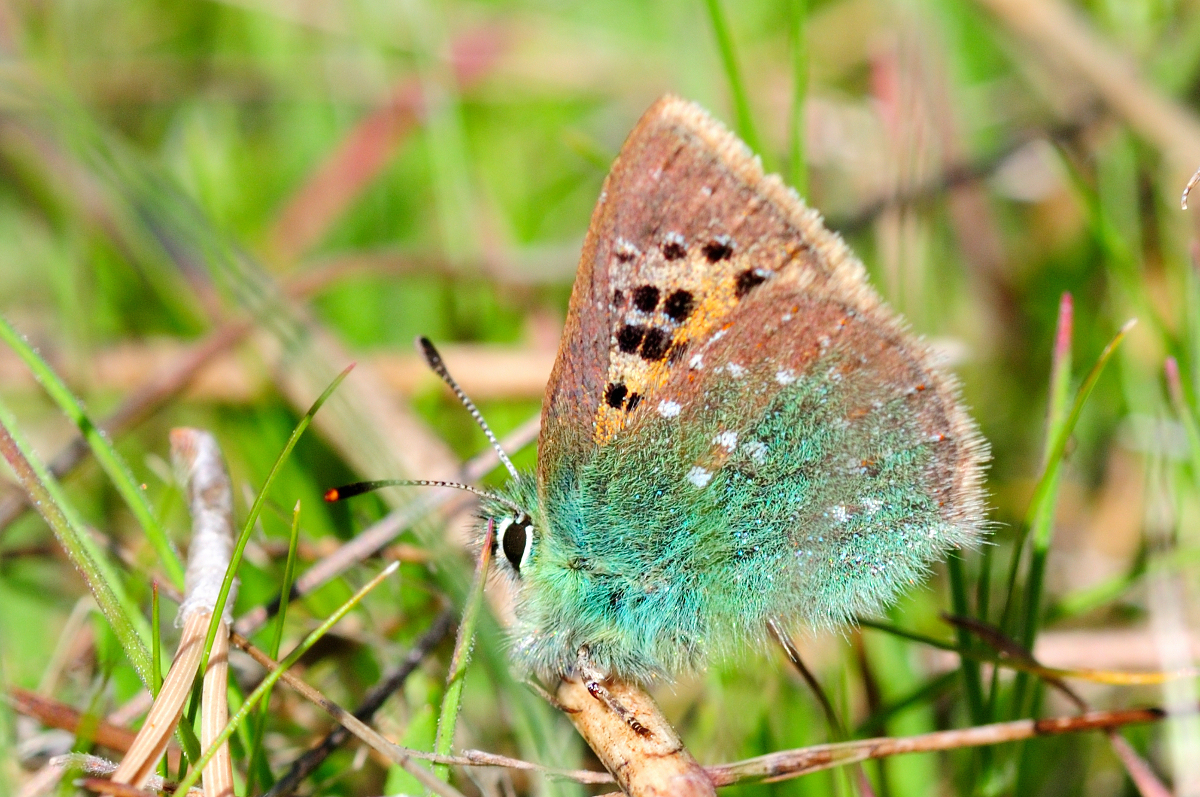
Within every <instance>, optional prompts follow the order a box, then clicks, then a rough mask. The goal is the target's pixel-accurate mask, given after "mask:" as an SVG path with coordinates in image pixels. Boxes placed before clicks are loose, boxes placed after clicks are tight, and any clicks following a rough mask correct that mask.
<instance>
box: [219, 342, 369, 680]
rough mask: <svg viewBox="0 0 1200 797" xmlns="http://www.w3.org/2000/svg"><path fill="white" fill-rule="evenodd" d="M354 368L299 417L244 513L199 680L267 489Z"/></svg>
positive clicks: (269, 488) (340, 377)
mask: <svg viewBox="0 0 1200 797" xmlns="http://www.w3.org/2000/svg"><path fill="white" fill-rule="evenodd" d="M353 368H354V363H351V364H350V365H348V366H346V368H345V370H343V371H342V372H341V373H340V374H338V375H337V377H335V378H334V380H333V381H332V382H330V383H329V387H327V388H325V392H324V393H322V394H321V395H320V396H318V397H317V400H316V401H314V402H313V404H312V406H311V407H309V408H308V412H306V413H304V417H303V418H301V419H300V423H298V424H296V428H295V429H293V430H292V436H291V437H289V438H288V441H287V443H286V444H285V445H284V446H283V450H282V451H280V452H279V456H278V457H277V458H276V460H275V464H274V465H273V466H272V467H271V472H270V473H268V474H267V479H266V481H264V482H263V486H262V489H261V490H259V491H258V496H257V497H255V499H254V504H253V505H251V507H250V514H248V515H247V516H246V524H245V526H244V527H243V528H242V533H241V535H240V536H239V537H238V541H237V545H236V546H235V547H234V549H233V555H232V556H231V557H230V558H229V567H228V568H227V569H226V570H225V579H224V580H223V581H222V582H221V591H220V592H219V593H218V594H217V603H216V605H215V606H213V613H212V619H211V620H210V621H209V624H208V633H207V634H206V635H205V637H204V655H203V657H201V659H200V667H199V669H198V670H197V671H196V672H197V676H196V677H197V678H198V679H199V678H200V677H201V676H200V673H204V672H206V671H207V669H208V655H209V651H211V650H212V646H213V640H215V639H216V638H217V627H218V626H219V625H220V624H221V619H222V618H223V617H224V616H225V602H226V601H227V600H228V599H229V590H230V589H232V588H233V579H234V576H235V575H237V571H238V567H239V566H240V565H241V563H242V554H243V553H244V552H245V550H246V543H248V542H249V541H250V533H251V532H252V531H254V524H255V523H257V522H258V516H259V514H260V513H261V512H262V508H263V503H264V502H265V501H266V498H267V493H268V492H270V490H271V485H272V484H273V483H274V482H275V477H276V476H277V475H279V470H280V468H282V467H283V463H284V462H285V461H286V460H287V458H288V455H289V454H291V453H292V449H293V448H295V447H296V442H297V441H298V440H299V439H300V435H302V434H304V430H305V429H307V428H308V425H309V424H310V423H312V419H313V416H314V415H316V414H317V410H319V409H321V405H323V404H324V403H325V402H326V400H328V398H329V397H330V396H331V395H333V391H335V390H337V387H338V385H340V384H341V383H342V380H344V379H345V378H346V377H347V376H349V375H350V371H351V370H352V369H353Z"/></svg>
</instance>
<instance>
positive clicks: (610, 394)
mask: <svg viewBox="0 0 1200 797" xmlns="http://www.w3.org/2000/svg"><path fill="white" fill-rule="evenodd" d="M628 392H629V388H627V387H625V385H623V384H621V383H620V382H616V383H614V384H611V385H609V386H608V387H607V388H605V390H604V403H605V404H607V405H608V406H610V407H612V408H613V409H614V410H619V409H621V405H622V404H624V403H625V394H626V393H628ZM634 395H637V394H636V393H635V394H634Z"/></svg>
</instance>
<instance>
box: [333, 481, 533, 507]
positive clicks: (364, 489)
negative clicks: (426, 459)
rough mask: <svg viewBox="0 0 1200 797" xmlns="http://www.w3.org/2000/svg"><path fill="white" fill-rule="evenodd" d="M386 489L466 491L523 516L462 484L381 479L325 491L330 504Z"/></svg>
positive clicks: (505, 502)
mask: <svg viewBox="0 0 1200 797" xmlns="http://www.w3.org/2000/svg"><path fill="white" fill-rule="evenodd" d="M384 487H450V488H453V489H455V490H464V491H466V492H468V493H474V494H475V495H477V496H479V497H480V498H486V499H488V500H489V501H495V502H496V503H498V504H503V505H504V506H507V507H508V508H509V509H511V510H513V512H515V513H516V514H517V515H523V514H524V512H523V511H522V510H521V507H519V506H517V505H516V504H514V503H513V502H512V501H509V500H508V499H507V498H505V497H503V496H500V495H496V494H495V493H489V492H487V491H486V490H480V489H479V488H478V487H472V486H471V485H469V484H463V483H461V482H442V481H428V480H426V479H379V480H377V481H371V482H354V483H353V484H343V485H342V486H341V487H334V488H332V489H329V490H326V491H325V500H326V501H328V502H329V503H333V502H334V501H345V500H346V499H347V498H353V497H354V496H356V495H362V494H363V493H370V492H374V491H375V490H382V489H383V488H384Z"/></svg>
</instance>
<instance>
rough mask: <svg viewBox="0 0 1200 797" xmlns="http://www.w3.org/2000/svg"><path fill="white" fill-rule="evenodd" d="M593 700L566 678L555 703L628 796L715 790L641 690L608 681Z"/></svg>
mask: <svg viewBox="0 0 1200 797" xmlns="http://www.w3.org/2000/svg"><path fill="white" fill-rule="evenodd" d="M602 688H603V689H604V690H606V691H607V695H603V699H602V698H601V697H597V696H593V694H592V693H590V692H589V691H588V687H587V686H586V685H585V684H584V683H583V682H581V681H578V680H574V679H571V680H566V679H564V680H563V681H562V682H561V683H560V684H559V686H558V690H557V692H556V694H555V699H556V700H557V701H558V702H559V704H560V706H561V707H562V709H563V711H565V712H566V714H567V716H568V717H570V719H571V722H573V723H574V724H575V728H576V729H577V730H578V731H579V733H580V735H581V736H583V738H584V739H585V740H586V741H587V743H588V744H589V745H590V746H591V748H592V750H594V751H595V752H596V755H597V756H599V758H600V761H601V763H603V764H604V768H605V769H607V770H608V771H609V772H611V773H612V775H613V777H614V778H616V780H617V784H618V785H619V786H620V787H621V789H622V791H624V792H625V793H626V794H628V795H629V797H692V796H693V795H695V797H700V795H715V794H716V789H715V787H714V785H713V781H712V779H711V778H709V776H708V774H707V773H706V772H705V771H704V768H703V767H701V766H700V765H699V764H698V763H696V759H695V758H693V757H692V754H691V753H689V752H688V750H687V748H686V747H684V746H683V742H681V741H680V740H679V734H677V733H676V732H675V729H674V728H672V727H671V724H670V723H669V722H667V720H666V718H665V717H663V715H662V712H661V711H660V710H659V708H658V706H657V705H656V704H655V702H654V701H653V700H652V699H651V698H650V696H649V695H648V694H646V693H645V692H644V691H642V689H641V688H640V687H637V686H634V685H632V684H626V683H622V682H619V681H607V682H605V683H604V684H603V687H602Z"/></svg>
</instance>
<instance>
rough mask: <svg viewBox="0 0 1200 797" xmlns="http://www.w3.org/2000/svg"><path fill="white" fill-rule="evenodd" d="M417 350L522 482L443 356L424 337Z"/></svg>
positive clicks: (419, 341)
mask: <svg viewBox="0 0 1200 797" xmlns="http://www.w3.org/2000/svg"><path fill="white" fill-rule="evenodd" d="M417 348H418V349H420V350H421V354H422V356H424V357H425V362H426V363H427V364H428V365H429V367H430V369H431V370H432V371H433V372H434V373H435V374H437V375H438V376H440V377H441V378H442V381H443V382H445V383H446V384H447V385H449V386H450V389H451V390H453V391H454V395H456V396H458V400H459V401H460V402H461V403H462V405H463V406H464V407H466V408H467V412H469V413H471V417H472V418H474V419H475V423H477V424H479V428H480V429H482V430H483V433H484V434H485V435H487V439H488V440H489V441H490V442H491V444H492V448H494V449H496V456H498V457H499V458H500V461H501V462H502V463H504V467H506V468H508V472H509V473H511V474H512V477H513V478H514V479H515V480H517V481H521V474H519V473H517V469H516V468H514V467H513V464H512V460H511V459H509V458H508V454H505V453H504V449H503V448H501V447H500V441H499V440H497V439H496V435H495V433H493V432H492V428H491V427H490V426H488V425H487V421H485V420H484V419H483V415H482V414H480V412H479V409H478V408H477V407H476V406H475V402H473V401H471V399H469V398H467V394H466V393H464V392H463V389H462V388H461V387H459V386H458V382H455V381H454V377H452V376H450V372H449V371H448V370H446V363H445V361H444V360H442V355H440V354H438V350H437V349H435V348H434V346H433V342H432V341H430V340H429V338H427V337H425V336H423V335H422V336H421V337H419V338H417Z"/></svg>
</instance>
